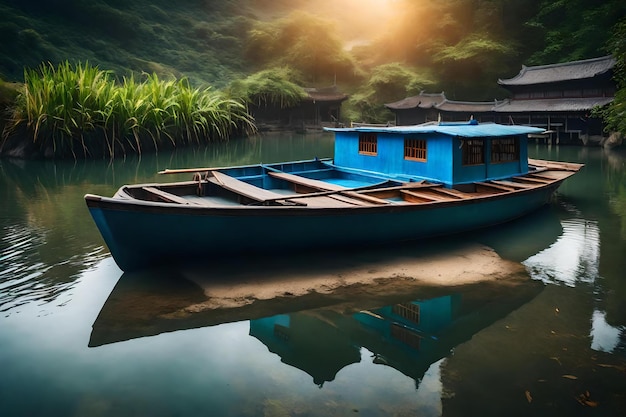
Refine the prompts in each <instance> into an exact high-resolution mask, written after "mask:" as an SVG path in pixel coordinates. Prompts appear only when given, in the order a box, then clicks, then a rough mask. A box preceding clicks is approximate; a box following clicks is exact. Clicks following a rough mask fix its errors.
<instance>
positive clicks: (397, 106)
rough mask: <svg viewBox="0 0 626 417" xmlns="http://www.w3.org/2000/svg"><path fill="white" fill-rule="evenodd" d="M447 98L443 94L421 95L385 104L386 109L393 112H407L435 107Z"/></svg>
mask: <svg viewBox="0 0 626 417" xmlns="http://www.w3.org/2000/svg"><path fill="white" fill-rule="evenodd" d="M445 99H446V96H445V95H444V94H443V92H441V93H438V94H427V93H420V94H419V95H417V96H412V97H407V98H404V99H402V100H399V101H395V102H393V103H388V104H385V107H387V108H388V109H391V110H406V109H415V108H417V107H420V108H422V109H428V108H431V107H435V106H436V105H437V104H439V103H441V102H443V101H444V100H445Z"/></svg>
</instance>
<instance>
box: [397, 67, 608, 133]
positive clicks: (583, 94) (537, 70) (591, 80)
mask: <svg viewBox="0 0 626 417" xmlns="http://www.w3.org/2000/svg"><path fill="white" fill-rule="evenodd" d="M614 67H615V59H614V58H613V57H611V56H605V57H600V58H594V59H587V60H582V61H574V62H566V63H561V64H551V65H541V66H534V67H526V66H523V67H522V69H521V71H520V72H519V74H518V75H516V76H515V77H513V78H510V79H504V80H503V79H500V80H498V83H499V84H500V85H501V86H503V87H504V88H506V89H507V90H508V91H509V93H510V95H511V97H510V98H509V99H506V100H502V101H497V100H496V101H493V102H468V101H454V100H448V99H447V98H446V97H445V95H444V93H439V94H425V93H421V94H419V95H417V96H413V97H408V98H405V99H403V100H400V101H397V102H394V103H389V104H386V105H385V106H386V107H387V108H388V109H390V110H391V111H392V112H393V113H394V114H395V117H396V124H397V125H411V124H419V123H425V122H429V121H436V120H443V121H459V120H467V119H469V118H474V119H476V120H478V121H481V122H488V121H493V122H496V123H502V124H519V125H531V126H537V127H543V128H545V129H546V130H547V131H548V135H549V136H550V138H551V139H552V140H553V141H554V142H556V143H581V142H582V143H590V142H591V143H599V142H601V141H602V138H603V135H604V132H603V127H604V126H603V124H602V120H601V119H599V118H595V117H592V115H591V111H592V110H593V108H594V107H598V106H600V107H601V106H605V105H607V104H609V103H610V102H611V101H613V98H614V96H615V91H616V85H615V82H614V81H613V69H614Z"/></svg>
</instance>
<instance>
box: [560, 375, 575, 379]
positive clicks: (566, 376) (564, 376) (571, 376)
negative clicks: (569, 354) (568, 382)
mask: <svg viewBox="0 0 626 417" xmlns="http://www.w3.org/2000/svg"><path fill="white" fill-rule="evenodd" d="M563 378H567V379H578V377H577V376H574V375H563Z"/></svg>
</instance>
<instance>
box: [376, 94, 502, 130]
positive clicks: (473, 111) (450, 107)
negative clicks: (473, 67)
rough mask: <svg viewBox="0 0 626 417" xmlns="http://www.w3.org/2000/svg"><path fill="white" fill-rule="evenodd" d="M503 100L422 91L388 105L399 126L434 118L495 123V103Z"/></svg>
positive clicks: (431, 120)
mask: <svg viewBox="0 0 626 417" xmlns="http://www.w3.org/2000/svg"><path fill="white" fill-rule="evenodd" d="M501 103H503V101H497V100H494V101H486V102H478V101H456V100H449V99H448V98H446V95H445V93H444V92H441V93H435V94H429V93H424V92H421V93H420V94H418V95H416V96H412V97H407V98H405V99H403V100H400V101H396V102H394V103H389V104H385V107H387V108H388V109H389V110H391V111H392V112H393V113H394V114H395V117H396V125H398V126H408V125H414V124H421V123H427V122H433V121H445V122H460V121H467V120H470V119H474V120H478V121H479V122H494V121H495V117H496V115H495V114H494V112H493V108H494V106H496V105H498V104H501Z"/></svg>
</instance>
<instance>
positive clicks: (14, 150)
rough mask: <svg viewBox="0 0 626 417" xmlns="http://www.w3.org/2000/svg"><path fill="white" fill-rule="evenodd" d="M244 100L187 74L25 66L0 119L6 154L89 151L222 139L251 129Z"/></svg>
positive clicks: (65, 154)
mask: <svg viewBox="0 0 626 417" xmlns="http://www.w3.org/2000/svg"><path fill="white" fill-rule="evenodd" d="M253 129H254V123H253V121H252V119H251V118H250V116H249V115H248V113H247V111H246V107H245V105H244V104H242V103H241V102H239V101H237V100H233V99H231V98H228V97H225V96H224V94H223V93H221V92H218V91H212V90H211V89H210V88H205V89H199V88H193V87H191V86H190V84H189V82H188V80H186V79H184V78H183V79H180V80H176V81H175V80H160V79H159V77H158V76H157V75H156V74H151V75H146V76H145V77H144V79H143V80H142V81H137V80H136V79H135V77H134V76H130V77H128V78H124V79H123V81H122V82H121V83H118V82H116V81H115V80H114V79H113V77H112V76H111V73H109V72H106V71H103V70H100V69H98V68H97V67H95V66H92V65H90V64H84V65H81V64H77V65H76V66H73V65H71V64H70V63H68V62H65V63H62V64H59V65H58V66H56V67H54V66H52V65H42V66H40V68H39V69H36V70H33V69H26V70H25V72H24V87H23V89H22V92H21V94H20V95H19V96H18V99H17V101H16V105H15V106H14V107H13V110H12V112H11V114H10V115H9V118H8V122H7V125H6V127H5V130H4V133H3V138H2V142H0V144H1V145H2V148H7V149H8V151H6V152H4V153H5V154H9V155H11V154H14V155H24V154H25V155H40V156H46V157H53V156H54V157H68V156H72V157H74V158H77V157H90V156H107V157H115V156H116V155H125V154H126V153H129V152H132V153H138V154H141V153H142V151H143V150H144V149H150V150H158V149H159V148H163V147H176V146H184V145H187V144H192V143H195V144H199V143H203V142H206V141H215V140H224V139H227V138H228V137H229V136H230V135H231V133H232V132H233V131H235V132H242V131H251V130H253Z"/></svg>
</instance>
